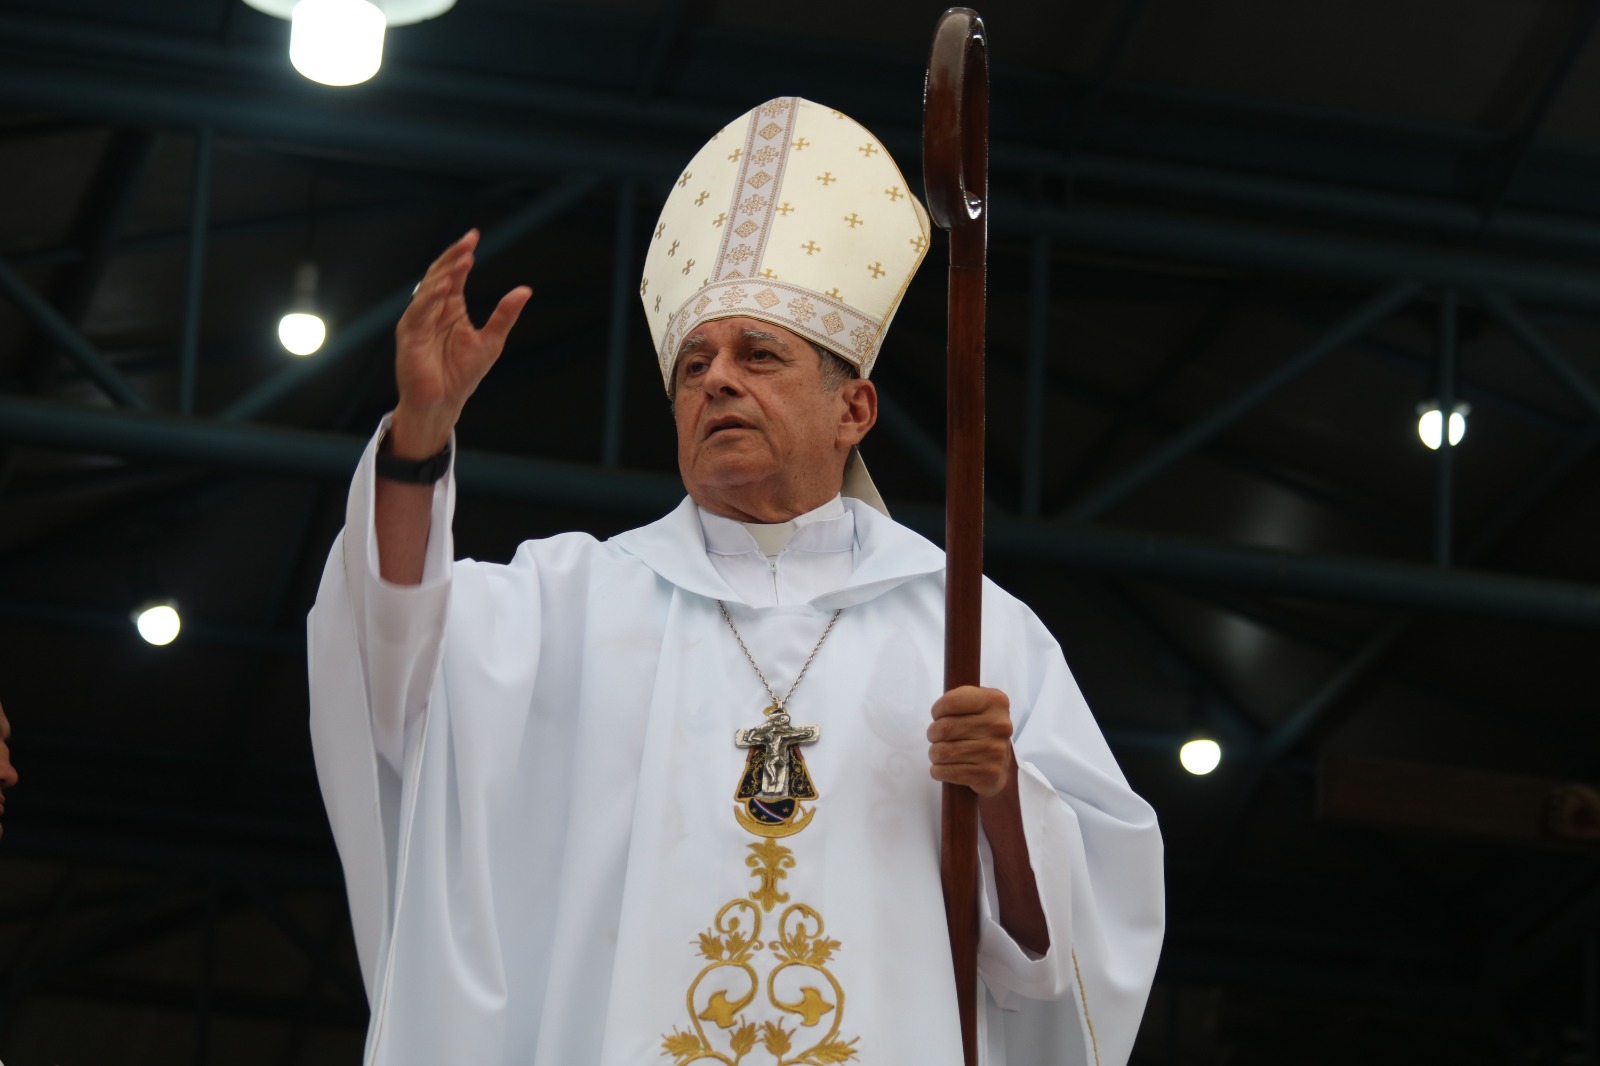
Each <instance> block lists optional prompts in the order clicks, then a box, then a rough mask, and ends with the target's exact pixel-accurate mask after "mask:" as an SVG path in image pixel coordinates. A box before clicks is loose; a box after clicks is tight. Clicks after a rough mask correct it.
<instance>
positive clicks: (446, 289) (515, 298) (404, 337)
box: [389, 229, 533, 459]
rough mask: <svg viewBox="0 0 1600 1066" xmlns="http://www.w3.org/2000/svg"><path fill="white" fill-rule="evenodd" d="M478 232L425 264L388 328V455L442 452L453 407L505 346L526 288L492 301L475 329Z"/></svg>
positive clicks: (456, 409)
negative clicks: (392, 399)
mask: <svg viewBox="0 0 1600 1066" xmlns="http://www.w3.org/2000/svg"><path fill="white" fill-rule="evenodd" d="M477 247H478V231H477V230H475V229H474V230H468V231H467V233H466V234H465V235H464V236H463V237H462V238H461V239H460V240H458V241H456V242H455V243H454V244H452V245H451V246H450V247H449V248H447V249H445V251H444V254H442V255H441V256H439V258H438V259H435V260H434V261H433V265H432V266H430V267H428V272H427V273H426V274H425V275H423V278H422V281H421V282H419V283H418V285H417V291H416V293H415V294H414V295H413V296H412V297H411V306H410V307H408V308H406V313H405V314H404V315H402V316H401V318H400V324H399V325H398V326H396V327H395V331H394V341H395V383H396V385H398V386H399V390H400V402H399V404H398V405H396V407H395V413H394V420H393V424H392V426H391V428H390V434H389V442H390V445H391V447H392V448H393V451H394V454H396V455H398V456H400V457H401V458H405V459H425V458H427V457H428V456H430V455H433V454H435V453H437V452H438V451H439V450H440V449H442V448H443V447H444V446H445V444H446V442H448V441H449V439H450V431H451V430H452V429H454V428H455V424H456V420H457V419H459V418H460V417H461V409H462V408H463V407H464V406H465V405H466V402H467V398H468V397H469V396H471V395H472V393H473V390H475V389H476V388H477V387H478V383H479V382H480V381H482V380H483V377H484V375H485V374H487V373H488V372H489V368H490V367H492V366H493V365H494V363H495V360H496V359H498V358H500V353H501V351H503V350H504V348H505V343H506V334H508V333H510V332H511V327H512V326H513V325H514V324H515V323H516V321H517V316H518V315H520V314H521V313H522V308H523V307H524V306H525V305H526V304H527V302H528V299H529V297H531V296H532V295H533V290H531V289H529V288H528V287H527V286H526V285H519V286H517V287H516V288H514V289H512V290H511V291H510V292H508V293H506V294H505V295H504V296H502V297H501V298H500V303H499V304H498V305H497V306H496V307H495V309H494V313H493V314H492V315H490V316H489V321H487V322H485V323H484V325H483V328H482V329H478V328H476V327H475V326H473V324H472V320H471V319H470V318H468V317H467V301H466V296H465V290H466V284H467V274H468V272H469V271H471V270H472V263H473V256H472V253H473V251H474V250H475V249H476V248H477Z"/></svg>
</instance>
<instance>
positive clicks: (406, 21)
mask: <svg viewBox="0 0 1600 1066" xmlns="http://www.w3.org/2000/svg"><path fill="white" fill-rule="evenodd" d="M245 3H247V4H249V5H250V6H251V7H253V8H255V9H256V10H257V11H264V12H266V13H267V14H269V15H276V16H277V17H278V18H281V19H288V20H289V21H290V30H289V62H291V63H293V64H294V69H296V70H298V71H299V72H300V73H301V74H304V75H305V76H306V77H308V78H310V79H311V80H312V81H317V82H321V83H322V84H324V85H356V84H358V83H360V82H364V81H366V80H367V79H368V78H370V77H372V76H373V75H374V74H376V73H378V67H379V66H381V65H382V64H383V35H384V30H385V28H386V27H388V26H408V25H410V24H411V23H413V22H422V21H423V20H424V19H431V18H435V17H437V16H439V15H442V14H444V13H445V12H446V11H449V10H450V8H452V7H453V6H455V0H245Z"/></svg>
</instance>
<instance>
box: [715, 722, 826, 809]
mask: <svg viewBox="0 0 1600 1066" xmlns="http://www.w3.org/2000/svg"><path fill="white" fill-rule="evenodd" d="M821 735H822V729H821V728H820V727H818V726H814V725H790V724H789V715H788V714H787V713H786V712H785V711H784V710H783V708H781V707H777V706H772V707H768V708H767V720H766V721H765V722H762V723H761V724H760V725H758V726H756V727H754V728H753V729H741V730H739V731H738V732H737V733H735V734H734V735H733V742H734V743H735V744H737V745H738V746H739V747H741V748H759V749H760V750H761V791H760V792H759V793H758V794H757V796H758V798H760V799H768V800H775V799H785V798H787V797H788V795H789V749H790V748H792V747H794V746H795V745H796V744H810V743H811V742H813V741H814V740H816V739H817V738H818V737H820V736H821Z"/></svg>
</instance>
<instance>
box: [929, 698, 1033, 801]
mask: <svg viewBox="0 0 1600 1066" xmlns="http://www.w3.org/2000/svg"><path fill="white" fill-rule="evenodd" d="M928 741H929V747H928V761H929V762H930V763H931V764H932V765H931V766H930V767H929V772H930V773H931V774H932V775H933V778H934V780H936V781H943V782H945V783H946V784H951V785H966V786H967V787H968V788H970V789H972V791H974V792H976V793H977V794H978V795H980V796H984V797H988V796H995V795H999V793H1000V792H1001V791H1003V790H1004V789H1005V787H1006V783H1007V782H1008V781H1010V780H1011V774H1012V772H1013V770H1012V767H1013V766H1014V765H1015V761H1016V760H1015V758H1014V757H1013V755H1012V752H1011V701H1010V700H1009V699H1007V698H1006V694H1005V693H1004V692H1001V691H1000V690H999V689H993V688H977V687H975V686H972V685H965V686H962V687H961V688H953V689H951V690H950V691H949V692H946V693H945V694H944V695H943V696H940V697H939V698H938V700H936V701H935V702H934V704H933V724H932V725H930V726H929V727H928Z"/></svg>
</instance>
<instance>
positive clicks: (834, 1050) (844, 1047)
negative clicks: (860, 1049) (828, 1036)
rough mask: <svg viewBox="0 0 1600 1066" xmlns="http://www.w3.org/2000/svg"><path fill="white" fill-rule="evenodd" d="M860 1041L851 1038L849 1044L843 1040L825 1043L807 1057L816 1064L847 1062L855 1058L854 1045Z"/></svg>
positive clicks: (857, 1038) (856, 1038)
mask: <svg viewBox="0 0 1600 1066" xmlns="http://www.w3.org/2000/svg"><path fill="white" fill-rule="evenodd" d="M860 1039H861V1038H860V1037H859V1036H857V1037H852V1038H851V1039H850V1042H849V1043H845V1042H844V1041H843V1040H829V1041H826V1042H824V1043H821V1044H818V1045H817V1046H816V1047H815V1048H813V1049H812V1051H811V1055H810V1056H809V1057H810V1058H813V1059H816V1060H817V1061H818V1062H848V1061H849V1060H850V1059H853V1058H855V1057H856V1048H855V1043H856V1041H857V1040H860Z"/></svg>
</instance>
